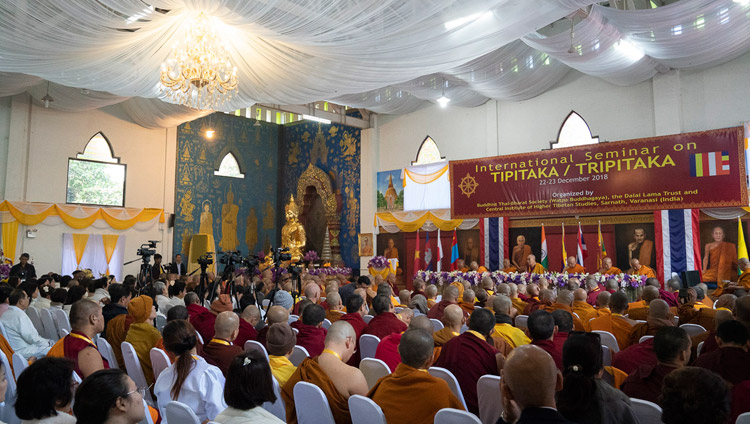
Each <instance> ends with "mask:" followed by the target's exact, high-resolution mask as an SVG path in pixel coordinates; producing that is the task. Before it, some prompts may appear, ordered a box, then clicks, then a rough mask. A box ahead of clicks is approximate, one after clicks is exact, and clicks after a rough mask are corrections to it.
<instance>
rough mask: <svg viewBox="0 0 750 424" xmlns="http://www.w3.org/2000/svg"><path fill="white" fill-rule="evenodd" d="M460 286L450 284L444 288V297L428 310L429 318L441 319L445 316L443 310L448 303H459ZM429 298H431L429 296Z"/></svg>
mask: <svg viewBox="0 0 750 424" xmlns="http://www.w3.org/2000/svg"><path fill="white" fill-rule="evenodd" d="M458 296H459V293H458V288H457V287H456V286H448V287H446V288H445V290H443V299H442V300H441V301H440V302H438V303H437V304H435V306H432V307H431V308H430V310H429V311H427V317H428V318H434V319H440V318H442V317H443V310H444V309H445V308H446V307H447V306H448V305H456V304H457V303H458ZM428 300H429V298H428Z"/></svg>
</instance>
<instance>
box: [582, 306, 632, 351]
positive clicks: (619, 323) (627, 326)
mask: <svg viewBox="0 0 750 424" xmlns="http://www.w3.org/2000/svg"><path fill="white" fill-rule="evenodd" d="M589 327H590V328H591V331H595V330H599V331H608V332H610V333H612V335H613V336H615V339H617V346H618V347H619V348H620V350H625V348H627V347H628V346H629V345H630V344H629V343H630V341H629V339H630V331H631V330H632V329H633V324H631V323H630V322H629V321H628V320H627V319H626V318H625V317H623V316H621V315H619V314H612V315H610V316H604V317H599V318H596V319H595V320H593V321H591V322H590V323H589Z"/></svg>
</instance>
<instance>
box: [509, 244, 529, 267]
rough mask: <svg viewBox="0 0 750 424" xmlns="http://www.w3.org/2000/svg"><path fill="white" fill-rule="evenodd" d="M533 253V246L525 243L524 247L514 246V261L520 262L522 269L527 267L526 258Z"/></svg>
mask: <svg viewBox="0 0 750 424" xmlns="http://www.w3.org/2000/svg"><path fill="white" fill-rule="evenodd" d="M530 254H531V246H529V245H528V244H524V245H523V247H519V246H515V247H513V261H514V262H515V263H516V264H518V266H519V267H521V269H525V268H526V259H527V258H528V257H529V255H530Z"/></svg>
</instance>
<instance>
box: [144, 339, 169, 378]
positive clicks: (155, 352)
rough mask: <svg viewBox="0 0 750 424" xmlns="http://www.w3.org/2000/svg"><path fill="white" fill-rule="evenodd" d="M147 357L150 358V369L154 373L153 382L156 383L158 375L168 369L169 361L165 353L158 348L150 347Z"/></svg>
mask: <svg viewBox="0 0 750 424" xmlns="http://www.w3.org/2000/svg"><path fill="white" fill-rule="evenodd" d="M148 355H149V356H150V357H151V369H152V370H153V371H154V381H156V380H157V379H158V378H159V374H161V372H162V371H164V370H165V369H167V368H169V365H170V364H171V361H170V360H169V356H167V353H166V352H164V351H163V350H161V349H159V348H158V347H152V348H151V351H150V352H149V353H148Z"/></svg>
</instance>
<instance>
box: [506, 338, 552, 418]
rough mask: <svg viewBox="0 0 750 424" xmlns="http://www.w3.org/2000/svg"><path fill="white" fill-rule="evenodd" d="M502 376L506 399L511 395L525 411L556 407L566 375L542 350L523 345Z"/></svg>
mask: <svg viewBox="0 0 750 424" xmlns="http://www.w3.org/2000/svg"><path fill="white" fill-rule="evenodd" d="M501 374H502V380H501V381H502V383H501V385H502V386H504V387H503V389H504V391H503V396H506V397H508V396H509V395H510V398H511V399H513V400H515V401H516V403H517V404H518V406H519V408H520V409H521V410H524V409H525V408H538V407H542V406H554V405H555V391H556V390H559V389H560V388H561V386H562V376H561V375H560V373H559V371H558V370H557V366H555V361H554V360H552V357H551V356H550V355H549V354H548V353H547V352H545V351H544V350H542V349H541V348H539V347H537V346H534V345H523V346H519V347H517V348H515V349H513V351H511V352H510V355H508V359H507V360H506V361H505V367H503V370H502V373H501ZM506 391H507V392H508V393H506Z"/></svg>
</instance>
